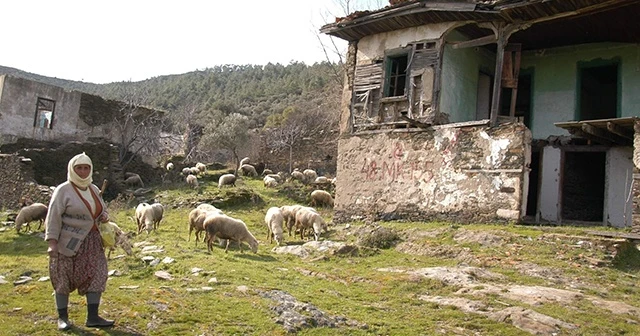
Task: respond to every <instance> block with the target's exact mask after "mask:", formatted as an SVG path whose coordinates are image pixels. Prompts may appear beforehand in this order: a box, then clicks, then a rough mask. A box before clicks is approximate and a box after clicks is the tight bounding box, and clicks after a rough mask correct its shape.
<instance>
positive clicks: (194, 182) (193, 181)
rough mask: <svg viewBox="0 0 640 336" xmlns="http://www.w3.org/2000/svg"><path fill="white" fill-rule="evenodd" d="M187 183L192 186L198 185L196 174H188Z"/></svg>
mask: <svg viewBox="0 0 640 336" xmlns="http://www.w3.org/2000/svg"><path fill="white" fill-rule="evenodd" d="M186 181H187V184H188V185H189V186H190V187H192V188H197V187H198V178H197V177H196V176H195V175H188V176H187V178H186Z"/></svg>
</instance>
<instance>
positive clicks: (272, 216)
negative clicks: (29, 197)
mask: <svg viewBox="0 0 640 336" xmlns="http://www.w3.org/2000/svg"><path fill="white" fill-rule="evenodd" d="M166 169H167V170H169V171H170V170H173V169H174V165H173V163H168V164H167V166H166ZM205 171H206V166H205V165H204V164H202V163H197V164H196V166H194V167H186V168H184V169H183V170H182V173H183V175H185V180H186V182H187V184H188V185H190V186H192V187H197V186H198V179H197V175H198V174H202V173H204V172H205ZM238 174H239V175H243V176H251V177H257V176H258V174H257V172H256V169H255V168H254V166H252V165H250V164H249V163H248V158H245V159H243V160H242V161H241V164H240V168H239V169H238ZM263 175H264V178H263V181H264V185H265V186H266V187H275V186H277V185H278V184H280V183H283V182H284V180H285V176H284V174H283V173H281V172H280V173H278V174H274V173H273V172H272V171H270V170H268V169H266V170H265V171H264V173H263ZM125 177H126V179H125V183H126V184H127V185H132V186H133V185H140V186H144V184H143V183H142V179H141V178H140V176H139V175H137V174H134V173H128V174H127V175H126V176H125ZM291 179H292V180H298V181H300V182H302V183H305V184H307V183H313V182H315V183H331V182H333V183H335V180H334V181H329V180H328V179H327V178H326V177H324V176H320V177H318V176H317V174H316V172H315V171H313V170H311V169H306V170H304V171H302V172H301V171H299V170H298V169H296V170H294V171H293V172H292V173H291ZM235 182H236V175H235V174H224V175H222V176H220V178H219V180H218V187H220V188H222V187H223V186H235ZM311 205H312V206H328V207H333V197H332V196H331V194H330V193H328V192H326V191H324V190H314V191H313V192H312V193H311ZM46 215H47V206H46V205H45V204H42V203H33V204H31V205H28V206H25V207H23V208H22V209H21V210H20V212H19V213H18V215H17V216H16V220H15V226H16V230H17V231H18V232H20V229H21V228H22V227H23V226H27V227H28V229H29V230H30V227H29V223H30V222H32V221H40V225H39V227H38V230H40V227H41V226H42V223H43V221H44V219H45V218H46ZM163 216H164V206H163V205H162V204H160V203H153V204H149V203H140V204H138V206H137V207H136V210H135V219H134V218H132V220H134V221H135V223H136V226H137V234H141V233H142V232H143V231H146V232H147V233H151V232H152V231H154V230H158V228H159V225H160V222H161V221H162V219H163ZM188 221H189V236H188V239H187V240H188V241H189V240H191V232H192V231H195V237H196V238H195V244H196V247H197V245H198V240H200V233H201V232H204V233H205V237H204V238H203V241H204V242H205V243H206V244H207V250H208V251H209V252H210V251H211V250H212V246H213V243H214V242H215V241H216V239H218V240H222V241H223V242H225V241H226V247H225V252H227V250H228V247H229V242H231V241H235V242H236V243H237V244H238V245H239V246H240V250H241V251H242V243H247V244H248V245H249V246H250V248H251V250H252V251H253V252H254V253H255V252H257V249H258V241H257V239H256V238H255V237H254V236H253V234H252V233H251V232H250V231H249V229H248V227H247V225H246V224H245V223H244V222H243V221H242V220H240V219H237V218H234V217H232V216H229V215H227V214H225V213H223V211H222V210H220V209H218V208H216V207H214V206H213V205H210V204H200V205H199V206H198V207H196V208H195V209H193V210H191V212H190V213H189V216H188ZM264 221H265V224H266V226H267V239H268V240H269V243H273V241H274V240H275V242H276V244H277V245H281V244H283V241H284V231H285V230H287V231H288V235H289V236H290V237H291V236H292V231H293V232H294V233H295V232H300V238H301V239H303V240H304V239H305V234H307V235H309V236H311V235H313V237H314V239H315V240H318V239H319V237H320V234H321V233H322V232H326V231H327V224H326V223H325V221H324V220H323V219H322V216H321V215H320V214H319V213H318V212H317V211H316V209H315V208H313V207H306V206H303V205H297V204H296V205H286V206H282V207H271V208H269V209H268V210H267V212H266V214H265V217H264ZM116 227H117V226H116ZM118 229H119V228H118ZM117 231H119V232H117V243H116V244H117V245H120V246H121V247H123V248H124V249H125V250H127V252H128V253H129V251H128V250H130V248H129V249H127V248H126V247H127V246H123V244H124V245H128V244H127V243H128V242H127V240H126V234H125V233H124V232H123V231H122V230H117ZM109 252H111V251H109Z"/></svg>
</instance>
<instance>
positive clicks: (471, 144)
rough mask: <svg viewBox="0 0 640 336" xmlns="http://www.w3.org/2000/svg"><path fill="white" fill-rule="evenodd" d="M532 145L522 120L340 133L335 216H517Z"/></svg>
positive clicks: (486, 218)
mask: <svg viewBox="0 0 640 336" xmlns="http://www.w3.org/2000/svg"><path fill="white" fill-rule="evenodd" d="M530 144H531V132H530V131H529V130H528V129H527V128H526V127H525V126H524V125H523V124H521V123H513V124H506V125H501V126H498V127H493V128H490V127H487V126H469V127H453V126H452V125H443V126H436V127H433V128H430V129H426V130H421V131H411V130H395V131H393V132H388V131H387V132H371V133H369V134H362V135H350V136H345V137H344V138H343V139H341V140H340V142H339V145H338V167H337V170H338V172H337V187H336V199H335V215H334V220H335V221H337V222H345V221H350V220H353V219H358V218H372V219H376V220H378V219H383V220H392V219H409V220H447V221H455V222H482V221H495V220H499V221H505V220H519V219H520V217H521V214H520V213H521V209H522V206H523V202H525V200H526V197H524V198H523V196H522V195H523V193H524V192H523V185H524V177H525V174H527V171H526V170H525V163H526V162H527V161H526V159H527V158H526V155H527V154H526V153H530V148H529V146H530Z"/></svg>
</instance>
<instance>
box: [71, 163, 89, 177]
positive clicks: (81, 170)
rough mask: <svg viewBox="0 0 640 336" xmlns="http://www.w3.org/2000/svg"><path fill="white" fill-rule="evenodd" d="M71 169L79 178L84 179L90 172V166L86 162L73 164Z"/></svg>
mask: <svg viewBox="0 0 640 336" xmlns="http://www.w3.org/2000/svg"><path fill="white" fill-rule="evenodd" d="M73 171H75V172H76V174H78V176H80V178H81V179H86V178H87V177H89V174H91V166H90V165H88V164H79V165H75V166H73Z"/></svg>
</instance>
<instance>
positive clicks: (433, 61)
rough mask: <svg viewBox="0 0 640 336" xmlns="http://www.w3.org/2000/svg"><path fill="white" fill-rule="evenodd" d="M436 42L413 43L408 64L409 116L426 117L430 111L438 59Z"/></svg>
mask: <svg viewBox="0 0 640 336" xmlns="http://www.w3.org/2000/svg"><path fill="white" fill-rule="evenodd" d="M438 50H439V49H438V48H437V43H435V42H421V43H416V44H414V45H413V54H412V57H411V60H410V64H409V91H408V96H409V111H408V112H409V113H408V114H409V117H410V118H415V119H421V118H426V117H427V116H428V114H429V113H430V112H431V108H432V105H433V102H434V95H435V91H436V90H434V88H435V83H436V71H437V69H438V63H439V61H440V54H439V52H438Z"/></svg>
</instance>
